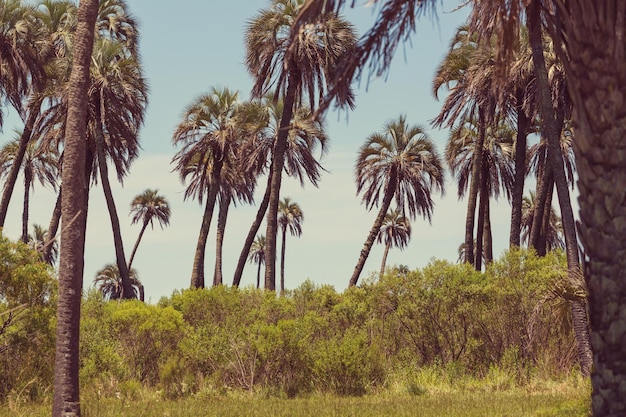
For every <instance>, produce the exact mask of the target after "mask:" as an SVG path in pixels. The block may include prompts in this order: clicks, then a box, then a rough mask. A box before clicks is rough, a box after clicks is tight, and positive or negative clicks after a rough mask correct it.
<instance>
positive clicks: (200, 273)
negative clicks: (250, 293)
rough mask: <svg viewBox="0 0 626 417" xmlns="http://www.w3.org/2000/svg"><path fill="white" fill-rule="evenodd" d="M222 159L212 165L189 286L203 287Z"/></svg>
mask: <svg viewBox="0 0 626 417" xmlns="http://www.w3.org/2000/svg"><path fill="white" fill-rule="evenodd" d="M223 163H224V162H223V159H222V158H218V160H217V161H216V163H215V165H214V166H213V174H212V176H213V178H212V180H211V185H210V187H209V194H208V195H207V198H206V205H205V207H204V215H203V216H202V225H201V226H200V235H199V236H198V244H197V245H196V252H195V255H194V257H193V267H192V269H191V288H204V253H205V251H206V243H207V240H208V237H209V229H210V226H211V219H212V218H213V209H214V208H215V201H216V200H217V193H218V192H219V189H220V183H221V171H222V165H223Z"/></svg>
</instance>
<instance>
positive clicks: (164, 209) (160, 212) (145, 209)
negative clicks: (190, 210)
mask: <svg viewBox="0 0 626 417" xmlns="http://www.w3.org/2000/svg"><path fill="white" fill-rule="evenodd" d="M130 213H131V214H132V215H133V218H132V221H131V223H132V224H135V223H139V222H141V223H142V225H141V230H140V231H139V236H137V241H136V242H135V246H134V247H133V251H132V253H131V254H130V260H129V261H128V269H129V270H131V267H132V264H133V259H135V253H136V252H137V248H138V247H139V242H141V238H142V237H143V233H144V232H145V231H146V228H147V227H148V225H150V226H151V227H152V228H153V229H154V220H155V219H156V220H157V222H159V225H160V226H161V229H163V226H168V225H169V224H170V214H171V211H170V204H169V202H168V201H167V199H166V198H165V197H163V196H162V195H159V190H155V189H149V188H148V189H146V190H145V191H144V192H143V193H141V194H139V195H137V196H135V198H133V201H132V202H131V203H130Z"/></svg>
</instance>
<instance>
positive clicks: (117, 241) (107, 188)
mask: <svg viewBox="0 0 626 417" xmlns="http://www.w3.org/2000/svg"><path fill="white" fill-rule="evenodd" d="M102 107H103V103H101V108H100V112H97V119H96V138H95V139H96V140H95V142H96V154H97V159H98V170H99V172H100V182H101V184H102V191H103V192H104V199H105V201H106V204H107V209H108V211H109V218H110V219H111V229H112V231H113V246H114V247H115V259H116V262H117V268H118V269H119V271H120V278H121V279H122V290H123V293H122V298H127V299H130V298H135V291H134V289H133V285H132V283H131V281H130V274H129V272H128V265H127V264H126V255H125V254H124V242H123V240H122V232H121V227H120V219H119V217H118V216H117V209H116V208H115V200H114V199H113V193H112V192H111V184H110V182H109V172H108V167H107V162H106V155H105V153H104V136H103V130H102V129H103V127H102V122H101V120H100V115H101V114H102V113H101V112H102Z"/></svg>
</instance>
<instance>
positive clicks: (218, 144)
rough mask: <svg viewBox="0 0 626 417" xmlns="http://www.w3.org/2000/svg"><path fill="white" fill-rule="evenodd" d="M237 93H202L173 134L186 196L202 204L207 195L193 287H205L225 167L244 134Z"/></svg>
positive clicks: (176, 157) (175, 160) (176, 163)
mask: <svg viewBox="0 0 626 417" xmlns="http://www.w3.org/2000/svg"><path fill="white" fill-rule="evenodd" d="M237 96H238V93H237V92H232V91H230V90H229V89H227V88H224V89H221V90H218V89H217V88H213V89H212V90H211V91H210V92H209V93H208V94H203V95H201V96H200V97H198V98H197V99H195V100H194V101H193V103H192V104H191V105H189V106H188V107H187V108H186V109H185V112H184V115H183V121H182V122H181V123H180V124H179V125H178V127H177V128H176V131H175V132H174V136H173V141H174V144H175V145H180V146H182V148H181V149H180V150H179V151H178V152H177V153H176V155H175V156H174V158H173V159H172V163H173V164H175V167H174V170H176V171H178V172H179V174H180V178H181V180H182V181H186V179H187V178H190V179H189V184H188V185H187V187H186V189H185V199H187V198H189V197H194V198H197V199H198V201H199V202H200V203H202V201H203V199H204V198H205V193H206V194H207V195H206V202H205V209H204V214H203V216H202V225H201V227H200V235H199V236H198V243H197V245H196V252H195V255H194V260H193V268H192V271H191V287H192V288H204V255H205V249H206V243H207V237H208V235H209V228H210V225H211V218H212V216H213V208H214V206H215V202H216V199H217V196H218V193H219V191H220V188H221V177H222V168H223V166H224V164H225V162H226V161H227V160H228V159H229V158H234V155H233V152H234V147H235V145H236V142H237V141H238V140H240V136H241V134H242V131H241V129H240V127H239V125H238V122H237V118H236V116H237V110H238V108H239V101H238V100H237Z"/></svg>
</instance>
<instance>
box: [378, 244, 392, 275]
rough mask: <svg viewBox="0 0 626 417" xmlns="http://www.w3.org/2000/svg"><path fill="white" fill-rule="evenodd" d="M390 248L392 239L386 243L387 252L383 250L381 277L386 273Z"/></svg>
mask: <svg viewBox="0 0 626 417" xmlns="http://www.w3.org/2000/svg"><path fill="white" fill-rule="evenodd" d="M390 248H391V240H389V241H388V242H387V243H386V244H385V252H383V262H382V263H381V264H380V277H381V278H382V277H383V275H384V274H385V265H386V264H387V255H388V254H389V249H390Z"/></svg>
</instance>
